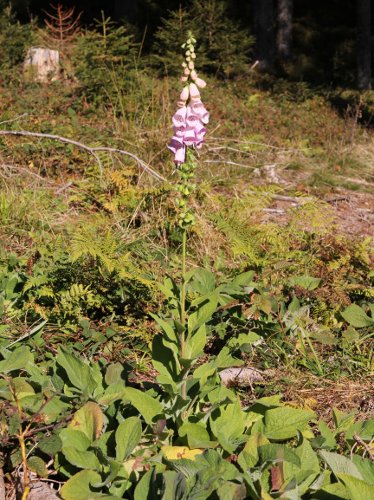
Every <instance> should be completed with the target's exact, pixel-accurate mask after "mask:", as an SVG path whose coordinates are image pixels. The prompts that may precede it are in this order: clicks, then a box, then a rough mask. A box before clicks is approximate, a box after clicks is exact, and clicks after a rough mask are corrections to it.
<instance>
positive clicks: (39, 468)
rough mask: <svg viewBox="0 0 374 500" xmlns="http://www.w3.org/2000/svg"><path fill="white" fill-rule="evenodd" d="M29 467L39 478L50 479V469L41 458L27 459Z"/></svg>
mask: <svg viewBox="0 0 374 500" xmlns="http://www.w3.org/2000/svg"><path fill="white" fill-rule="evenodd" d="M27 466H28V468H29V469H30V470H32V471H33V472H35V473H36V474H37V475H38V476H39V477H48V475H49V471H48V468H47V466H46V464H45V462H44V460H42V459H41V458H40V457H30V458H28V459H27Z"/></svg>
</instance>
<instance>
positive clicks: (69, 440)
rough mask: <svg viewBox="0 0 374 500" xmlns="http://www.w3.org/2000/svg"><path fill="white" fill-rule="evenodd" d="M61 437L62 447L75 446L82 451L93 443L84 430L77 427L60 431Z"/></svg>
mask: <svg viewBox="0 0 374 500" xmlns="http://www.w3.org/2000/svg"><path fill="white" fill-rule="evenodd" d="M59 438H60V440H61V443H62V447H64V446H74V448H75V449H77V450H80V451H86V450H87V449H88V448H89V446H90V445H91V440H90V439H89V438H88V437H87V435H86V434H85V433H84V432H82V431H79V430H76V429H70V428H69V427H67V428H66V429H62V430H61V431H60V434H59Z"/></svg>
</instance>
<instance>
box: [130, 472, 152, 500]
mask: <svg viewBox="0 0 374 500" xmlns="http://www.w3.org/2000/svg"><path fill="white" fill-rule="evenodd" d="M152 476H153V471H152V470H149V471H148V472H146V473H145V474H144V476H143V477H142V478H141V480H140V481H139V482H138V484H137V485H136V488H135V492H134V500H148V498H150V493H151V481H152Z"/></svg>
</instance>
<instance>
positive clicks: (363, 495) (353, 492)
mask: <svg viewBox="0 0 374 500" xmlns="http://www.w3.org/2000/svg"><path fill="white" fill-rule="evenodd" d="M338 479H340V481H342V482H343V483H344V485H345V487H346V488H347V490H348V492H349V495H350V496H349V499H350V500H373V498H374V486H373V485H370V484H368V483H367V482H365V481H362V480H361V479H358V478H357V477H353V476H350V475H349V474H338Z"/></svg>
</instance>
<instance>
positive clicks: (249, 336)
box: [227, 332, 261, 349]
mask: <svg viewBox="0 0 374 500" xmlns="http://www.w3.org/2000/svg"><path fill="white" fill-rule="evenodd" d="M260 338H261V337H260V336H259V335H257V333H255V332H248V333H241V334H239V335H238V336H237V337H232V338H231V339H229V341H228V342H227V345H228V346H229V347H232V348H237V349H238V348H242V347H243V346H245V345H248V346H250V345H252V344H253V343H254V342H257V340H259V339H260Z"/></svg>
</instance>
